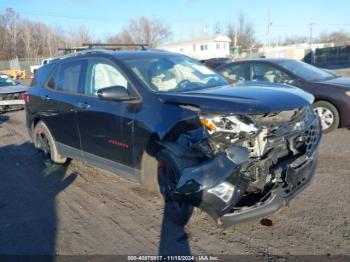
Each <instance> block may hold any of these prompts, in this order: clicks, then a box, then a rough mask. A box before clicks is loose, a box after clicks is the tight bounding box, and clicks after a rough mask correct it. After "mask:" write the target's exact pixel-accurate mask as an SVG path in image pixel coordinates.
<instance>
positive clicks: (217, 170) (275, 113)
mask: <svg viewBox="0 0 350 262" xmlns="http://www.w3.org/2000/svg"><path fill="white" fill-rule="evenodd" d="M312 102H313V96H312V95H310V94H308V93H306V92H304V91H302V90H300V89H297V88H294V87H285V86H284V87H283V88H281V89H278V88H276V87H275V86H274V87H271V86H268V85H263V84H256V85H252V86H240V85H229V84H228V82H227V81H226V80H225V79H223V78H222V77H221V76H220V75H218V74H217V73H215V72H213V71H212V70H210V69H208V68H207V67H205V66H203V65H202V64H200V63H199V62H197V61H195V60H193V59H191V58H188V57H186V56H183V55H178V54H173V53H168V52H162V51H150V50H145V51H119V52H111V51H105V50H86V51H82V52H79V53H76V54H73V55H68V56H65V57H61V58H58V59H55V60H53V61H52V62H51V63H49V64H47V65H45V66H43V67H42V68H40V69H39V70H38V72H37V74H36V76H35V79H34V80H33V83H32V87H31V88H30V90H29V96H28V99H27V104H26V112H27V113H26V115H27V127H28V130H29V133H30V135H31V137H32V140H33V142H34V145H35V147H37V148H38V149H41V150H42V151H43V152H45V153H46V154H47V155H48V156H50V157H51V159H52V160H53V161H54V162H57V163H64V162H65V161H66V160H67V158H72V159H77V160H80V161H84V162H88V163H91V164H93V165H96V166H98V167H101V168H104V169H107V170H109V171H112V172H115V173H117V174H119V175H122V176H125V177H127V178H129V179H132V180H135V181H138V182H140V183H142V184H143V185H145V186H146V187H148V188H151V189H156V190H158V191H160V193H161V194H162V196H163V197H164V200H165V209H166V212H167V214H169V215H170V216H171V217H172V219H173V220H174V221H175V222H176V223H178V224H186V223H187V221H188V219H189V218H190V216H191V213H192V210H193V207H198V208H200V209H202V210H203V211H205V212H207V213H208V214H209V215H210V216H211V217H213V218H214V219H215V221H216V222H217V223H218V224H219V225H221V226H230V225H233V224H236V223H239V222H242V221H246V220H249V219H254V218H259V217H263V216H266V215H268V214H271V213H273V212H275V211H277V210H278V209H279V208H281V207H282V206H284V205H285V204H286V203H287V202H288V201H289V200H290V199H291V198H293V197H294V196H295V195H297V194H298V193H299V192H300V191H302V190H303V189H304V188H305V187H306V186H307V185H308V184H309V182H310V181H311V179H312V177H313V176H314V173H315V168H316V163H317V156H316V155H317V148H318V145H319V142H320V138H321V127H320V123H319V120H318V118H317V117H316V115H315V114H314V112H313V110H312V108H311V106H310V105H311V103H312Z"/></svg>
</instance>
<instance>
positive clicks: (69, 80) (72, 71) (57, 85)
mask: <svg viewBox="0 0 350 262" xmlns="http://www.w3.org/2000/svg"><path fill="white" fill-rule="evenodd" d="M82 65H83V62H82V61H74V62H68V63H64V64H62V65H60V66H59V68H58V70H56V72H55V73H54V74H53V75H52V77H51V78H50V80H49V82H48V84H47V85H48V87H49V88H52V89H55V90H58V91H64V92H70V93H79V81H80V75H81V71H82Z"/></svg>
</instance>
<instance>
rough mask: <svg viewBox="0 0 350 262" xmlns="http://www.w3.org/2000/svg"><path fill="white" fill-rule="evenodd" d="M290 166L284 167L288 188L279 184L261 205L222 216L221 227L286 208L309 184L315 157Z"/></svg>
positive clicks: (314, 168)
mask: <svg viewBox="0 0 350 262" xmlns="http://www.w3.org/2000/svg"><path fill="white" fill-rule="evenodd" d="M297 161H300V159H296V160H295V161H294V162H297ZM292 166H293V163H291V164H290V165H287V167H286V175H287V177H286V179H287V183H288V187H284V186H283V184H279V185H278V186H277V187H276V188H275V189H274V190H273V191H272V192H271V194H270V197H269V198H268V199H266V200H265V201H264V202H263V203H261V202H259V203H258V204H257V205H256V206H252V207H246V208H242V209H237V210H234V211H233V212H232V213H227V214H225V215H223V216H222V217H221V218H220V219H221V222H222V224H223V227H229V226H232V225H234V224H237V223H240V222H243V221H248V220H252V219H257V218H262V217H265V216H267V215H270V214H272V213H274V212H276V211H277V210H279V209H280V208H281V207H283V206H286V205H287V204H288V202H289V201H290V200H291V199H292V198H294V197H295V196H297V195H298V194H299V193H300V192H301V191H303V190H304V189H305V188H306V187H307V186H308V185H309V184H310V183H311V181H312V179H313V177H314V175H315V170H316V166H317V156H315V155H314V156H312V157H310V158H309V159H308V160H307V161H305V162H304V163H303V164H302V165H299V166H298V167H292Z"/></svg>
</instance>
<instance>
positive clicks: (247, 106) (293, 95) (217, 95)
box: [159, 84, 314, 114]
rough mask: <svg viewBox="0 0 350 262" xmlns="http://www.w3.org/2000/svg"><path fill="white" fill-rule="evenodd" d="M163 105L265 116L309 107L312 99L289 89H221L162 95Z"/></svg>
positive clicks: (280, 87) (237, 86) (160, 94)
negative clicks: (169, 104)
mask: <svg viewBox="0 0 350 262" xmlns="http://www.w3.org/2000/svg"><path fill="white" fill-rule="evenodd" d="M159 98H160V99H161V100H162V101H163V102H164V103H172V104H181V105H193V106H197V107H199V108H201V110H202V111H205V112H213V113H214V112H216V113H242V114H264V113H272V112H280V111H285V110H292V109H297V108H302V107H305V106H310V104H311V103H312V102H313V99H314V98H313V96H312V95H311V94H309V93H306V92H304V91H302V90H301V89H299V88H295V87H292V86H288V85H278V87H277V86H276V84H271V86H270V87H269V86H268V85H266V84H261V85H236V86H220V87H214V88H208V89H202V90H196V91H189V92H167V93H159Z"/></svg>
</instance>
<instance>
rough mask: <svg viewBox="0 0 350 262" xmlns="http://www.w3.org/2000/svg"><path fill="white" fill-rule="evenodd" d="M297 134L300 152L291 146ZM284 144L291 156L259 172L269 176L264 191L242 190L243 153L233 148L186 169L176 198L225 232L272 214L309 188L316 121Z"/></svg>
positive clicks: (244, 182)
mask: <svg viewBox="0 0 350 262" xmlns="http://www.w3.org/2000/svg"><path fill="white" fill-rule="evenodd" d="M301 135H302V136H303V137H304V138H305V142H304V143H305V144H304V146H303V148H304V149H303V151H302V152H299V151H298V150H297V149H296V146H295V141H296V140H299V138H300V136H301ZM283 140H284V141H285V143H286V145H288V148H289V152H293V153H289V156H288V158H286V157H284V158H280V157H278V159H279V161H278V162H277V163H276V164H273V165H268V169H265V168H263V169H259V171H258V172H263V173H264V174H268V175H270V174H271V175H272V176H273V177H274V179H270V180H269V182H266V185H265V188H264V191H263V192H259V193H258V194H255V193H253V192H252V191H248V190H247V188H248V186H249V185H250V180H249V179H246V178H245V177H244V175H242V171H243V172H244V171H245V170H246V169H245V168H243V166H244V163H245V162H249V158H248V155H247V152H246V151H245V150H244V148H242V147H235V146H232V147H230V148H228V149H227V150H226V153H221V154H218V155H216V156H215V157H214V158H212V159H210V160H209V161H206V162H204V163H202V164H201V165H199V166H195V167H191V168H185V169H184V170H183V172H182V175H181V178H180V181H179V183H178V185H177V188H176V197H177V199H178V200H179V201H184V202H188V203H190V204H192V205H194V206H197V207H198V208H200V209H201V210H203V211H205V212H206V213H208V214H209V215H210V216H211V217H212V218H214V219H215V220H217V221H218V222H220V223H219V224H220V225H223V226H224V227H227V226H231V225H234V224H237V223H240V222H244V221H247V220H252V219H256V218H260V217H264V216H267V215H269V214H271V213H274V212H276V211H277V210H279V209H280V208H281V207H283V206H285V205H286V204H287V203H288V202H289V201H290V200H291V199H292V198H293V197H295V196H296V195H297V194H298V193H299V192H301V191H302V190H303V189H304V188H305V187H306V186H307V185H309V183H310V182H311V180H312V178H313V176H314V174H315V170H316V165H317V149H318V146H319V143H320V140H321V127H320V124H319V121H318V120H317V119H316V118H315V119H314V120H313V121H312V122H311V123H310V125H309V126H308V127H307V128H306V129H305V130H302V131H300V132H295V133H294V134H291V135H290V136H288V137H287V136H285V137H283ZM278 150H279V149H278V148H276V152H277V153H276V154H275V153H274V151H271V155H272V157H273V158H275V155H277V156H279V153H278ZM282 159H284V160H282ZM262 166H263V167H266V166H264V165H263V164H262ZM257 196H258V197H257Z"/></svg>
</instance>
